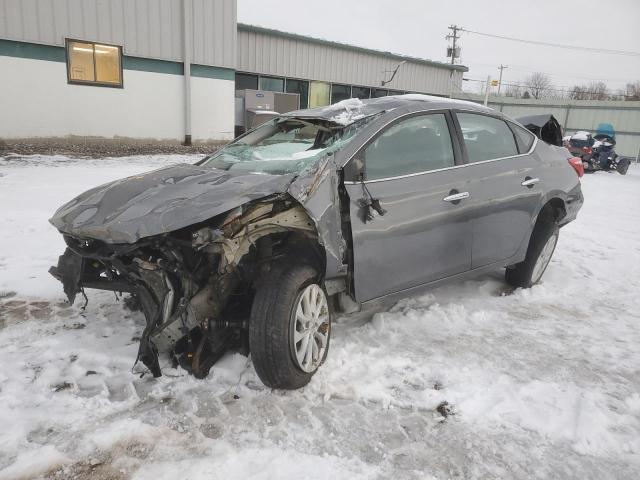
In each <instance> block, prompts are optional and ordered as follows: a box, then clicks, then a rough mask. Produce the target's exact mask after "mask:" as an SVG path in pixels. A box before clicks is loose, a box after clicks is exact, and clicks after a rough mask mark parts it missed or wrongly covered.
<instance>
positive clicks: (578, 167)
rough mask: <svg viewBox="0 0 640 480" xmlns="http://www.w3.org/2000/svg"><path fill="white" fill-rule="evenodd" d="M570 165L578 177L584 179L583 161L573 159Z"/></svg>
mask: <svg viewBox="0 0 640 480" xmlns="http://www.w3.org/2000/svg"><path fill="white" fill-rule="evenodd" d="M569 165H571V166H572V167H573V169H574V170H575V171H576V173H577V174H578V177H582V176H583V175H584V165H582V159H581V158H578V157H571V158H570V159H569Z"/></svg>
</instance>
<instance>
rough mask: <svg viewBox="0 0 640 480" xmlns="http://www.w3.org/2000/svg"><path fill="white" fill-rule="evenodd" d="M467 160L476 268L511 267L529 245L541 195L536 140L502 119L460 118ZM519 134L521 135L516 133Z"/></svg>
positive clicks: (467, 114)
mask: <svg viewBox="0 0 640 480" xmlns="http://www.w3.org/2000/svg"><path fill="white" fill-rule="evenodd" d="M456 117H457V121H458V123H459V128H460V130H461V132H462V137H463V147H464V151H465V154H466V161H467V166H466V167H465V170H467V177H468V178H469V181H470V183H469V186H468V188H469V190H470V191H471V192H472V194H471V196H470V198H469V201H468V206H469V208H470V215H471V220H470V222H471V229H472V232H473V246H472V254H471V258H472V268H474V269H475V268H479V267H483V266H487V265H491V264H501V263H502V264H504V265H506V264H508V263H509V262H510V260H511V259H513V258H514V256H515V255H517V254H518V253H519V252H521V250H522V249H521V247H522V245H523V242H526V241H527V240H528V234H529V231H530V226H531V222H532V218H533V216H534V215H535V213H536V212H535V209H536V206H537V205H538V204H539V201H538V200H537V199H536V197H540V195H541V190H540V186H539V185H538V182H540V178H539V175H536V171H537V170H538V166H537V165H538V161H537V160H536V158H535V157H534V156H533V155H531V154H530V151H531V150H532V147H533V145H534V143H535V137H534V136H533V135H532V134H531V133H530V132H528V131H526V130H524V129H522V128H521V127H519V126H517V125H515V124H509V123H507V122H506V121H505V120H503V119H502V118H498V117H492V116H488V115H484V114H481V113H477V112H456ZM515 129H520V130H517V131H515Z"/></svg>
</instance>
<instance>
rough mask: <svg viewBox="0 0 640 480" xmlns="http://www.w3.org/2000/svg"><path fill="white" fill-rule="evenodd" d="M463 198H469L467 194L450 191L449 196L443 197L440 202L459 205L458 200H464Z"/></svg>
mask: <svg viewBox="0 0 640 480" xmlns="http://www.w3.org/2000/svg"><path fill="white" fill-rule="evenodd" d="M465 198H469V192H458V191H457V190H451V191H450V192H449V195H447V196H446V197H444V198H443V199H442V200H444V201H445V202H451V203H459V202H460V200H464V199H465Z"/></svg>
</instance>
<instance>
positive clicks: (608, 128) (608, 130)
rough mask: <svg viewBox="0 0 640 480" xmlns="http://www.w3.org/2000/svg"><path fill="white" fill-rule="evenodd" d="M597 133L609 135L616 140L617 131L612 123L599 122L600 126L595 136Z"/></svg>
mask: <svg viewBox="0 0 640 480" xmlns="http://www.w3.org/2000/svg"><path fill="white" fill-rule="evenodd" d="M596 135H606V136H607V137H609V138H612V139H614V140H615V138H616V131H615V130H614V128H613V125H611V124H610V123H599V124H598V127H597V128H596V134H595V135H594V137H595V136H596Z"/></svg>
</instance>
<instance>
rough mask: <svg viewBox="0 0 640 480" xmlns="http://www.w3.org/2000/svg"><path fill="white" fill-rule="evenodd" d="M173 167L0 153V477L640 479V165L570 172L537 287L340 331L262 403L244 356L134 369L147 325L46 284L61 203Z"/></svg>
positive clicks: (428, 301)
mask: <svg viewBox="0 0 640 480" xmlns="http://www.w3.org/2000/svg"><path fill="white" fill-rule="evenodd" d="M194 158H195V157H186V159H187V160H189V161H192V160H194ZM184 159H185V157H183V158H179V157H175V156H173V157H131V158H124V159H102V160H71V159H66V158H63V157H37V156H36V157H27V158H22V159H16V158H13V159H4V160H3V159H1V158H0V365H2V367H1V368H0V479H3V480H4V479H21V478H40V477H46V478H55V479H63V478H64V479H68V478H80V479H84V478H92V479H107V478H109V479H120V478H123V479H124V478H135V479H141V480H142V479H153V480H156V479H165V478H166V479H183V478H184V479H186V478H188V479H192V480H198V479H205V478H206V479H218V478H219V479H225V480H233V479H271V478H278V479H288V478H296V479H306V478H323V479H324V478H331V479H332V480H338V479H352V478H390V477H393V478H396V479H404V478H416V479H417V478H420V479H423V478H438V479H441V478H483V479H485V478H508V479H529V478H552V479H553V478H558V479H568V478H577V479H578V478H579V479H587V478H588V479H634V478H640V292H639V289H640V169H639V168H637V167H635V166H632V168H631V169H630V171H629V174H628V175H627V176H621V175H618V174H616V173H613V174H607V173H597V174H594V175H590V176H586V177H585V178H584V179H583V190H584V194H585V197H586V203H585V206H584V208H583V209H582V211H581V213H580V215H579V217H578V220H577V221H576V222H574V223H572V224H570V225H569V226H567V227H566V228H563V229H562V231H561V235H560V242H559V244H558V248H557V250H556V253H555V255H554V258H553V260H552V262H551V264H550V266H549V268H548V270H547V273H546V274H545V277H544V279H543V282H542V284H540V285H538V286H536V287H534V288H532V289H531V290H526V291H525V290H516V291H515V292H511V291H509V289H507V288H506V286H505V284H504V283H503V282H502V273H501V272H496V273H495V274H492V275H487V276H484V277H482V278H479V279H477V280H474V281H469V282H466V283H463V284H458V285H451V286H447V287H442V288H439V289H437V290H434V291H432V292H431V293H429V294H428V295H425V296H422V297H419V298H413V299H410V300H407V301H403V302H401V303H400V304H398V305H396V306H395V307H394V308H393V309H392V310H391V311H389V312H386V313H381V314H378V315H376V316H375V317H374V319H373V321H372V322H370V323H367V324H365V325H358V324H348V323H341V324H339V325H337V326H336V328H335V329H334V337H333V339H332V344H331V352H330V355H329V359H328V361H327V363H326V364H325V366H324V367H323V368H322V369H321V370H320V372H319V373H318V374H317V375H316V376H315V377H314V379H313V380H312V382H311V384H310V385H309V386H308V387H307V388H305V389H304V390H301V391H296V392H273V391H270V390H268V389H266V388H264V387H263V386H262V384H261V383H260V382H259V380H258V378H257V377H256V374H255V372H254V371H253V368H252V366H251V364H250V362H248V361H247V359H246V358H244V357H242V356H240V355H237V354H229V355H227V356H226V357H225V358H224V359H223V360H222V361H221V362H219V363H218V364H217V365H216V366H215V367H214V368H213V369H212V371H211V374H210V375H209V377H208V378H207V379H206V380H196V379H194V378H193V377H190V376H189V375H186V374H185V373H184V372H182V371H178V370H172V369H170V368H165V370H164V372H165V376H163V377H161V378H159V379H155V380H154V379H153V378H151V377H150V376H148V375H146V376H144V377H140V375H139V374H133V373H132V372H131V370H132V364H133V360H134V358H135V354H136V351H137V343H138V342H137V337H138V336H139V335H140V333H141V330H142V326H143V321H142V317H141V315H140V314H137V313H131V312H128V311H127V310H125V309H124V308H123V307H122V302H116V301H115V298H114V296H113V295H111V294H108V293H104V292H95V291H90V292H89V297H90V302H89V306H88V307H87V310H86V311H85V312H81V310H80V308H79V306H78V305H75V306H68V305H67V304H65V302H64V297H63V294H62V290H61V286H60V285H59V284H58V283H57V282H56V281H55V280H54V279H52V278H50V276H49V275H48V273H47V269H48V267H49V266H50V265H52V264H54V263H55V262H56V260H57V256H58V255H59V254H61V253H62V251H63V248H64V247H63V242H62V240H61V238H60V236H59V234H58V233H57V232H56V231H55V230H54V229H53V228H52V227H51V226H50V225H49V224H48V223H47V219H48V218H49V217H50V215H51V214H52V213H53V211H54V210H55V209H56V208H57V207H58V206H59V205H60V204H62V203H63V202H65V201H66V200H68V199H70V198H71V197H73V196H74V195H75V194H77V193H80V192H81V191H83V190H85V189H87V188H89V187H91V186H94V185H97V184H100V183H104V182H106V181H108V180H111V179H115V178H119V177H123V176H127V175H132V174H135V173H138V172H142V171H146V170H149V169H152V168H156V167H158V166H163V165H166V164H167V163H172V162H175V161H179V160H184ZM136 368H137V367H136ZM445 401H446V402H448V404H449V408H450V409H451V411H452V413H453V415H450V416H448V417H446V418H445V417H443V416H442V415H441V414H440V413H438V412H437V407H438V405H440V404H441V403H442V402H445Z"/></svg>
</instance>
